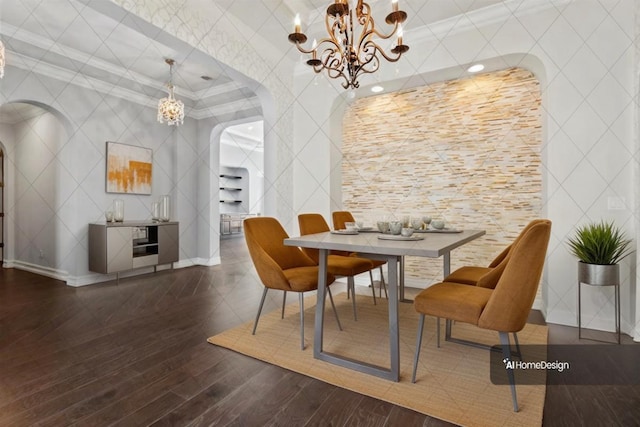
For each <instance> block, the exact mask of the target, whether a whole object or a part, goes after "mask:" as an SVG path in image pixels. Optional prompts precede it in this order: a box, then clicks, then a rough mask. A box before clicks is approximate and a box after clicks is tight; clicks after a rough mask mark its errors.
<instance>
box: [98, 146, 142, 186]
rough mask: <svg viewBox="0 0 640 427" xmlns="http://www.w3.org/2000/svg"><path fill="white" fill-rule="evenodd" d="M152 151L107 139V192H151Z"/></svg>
mask: <svg viewBox="0 0 640 427" xmlns="http://www.w3.org/2000/svg"><path fill="white" fill-rule="evenodd" d="M152 168H153V151H152V150H151V149H150V148H144V147H138V146H135V145H128V144H120V143H118V142H111V141H107V178H106V187H107V193H128V194H151V176H152Z"/></svg>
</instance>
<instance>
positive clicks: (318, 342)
mask: <svg viewBox="0 0 640 427" xmlns="http://www.w3.org/2000/svg"><path fill="white" fill-rule="evenodd" d="M319 252H320V254H319V259H318V295H317V302H316V321H315V328H314V329H315V330H314V335H313V357H315V358H316V359H319V358H320V355H321V353H322V334H323V333H324V302H325V295H326V292H327V254H328V253H329V251H328V250H326V249H320V251H319Z"/></svg>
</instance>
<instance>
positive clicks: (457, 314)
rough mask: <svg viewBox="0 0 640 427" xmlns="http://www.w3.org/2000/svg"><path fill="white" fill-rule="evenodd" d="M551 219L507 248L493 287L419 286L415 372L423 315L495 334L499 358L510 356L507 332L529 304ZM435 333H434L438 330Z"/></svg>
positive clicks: (517, 326)
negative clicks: (452, 321) (488, 330)
mask: <svg viewBox="0 0 640 427" xmlns="http://www.w3.org/2000/svg"><path fill="white" fill-rule="evenodd" d="M550 235H551V221H548V220H540V221H537V222H536V223H535V224H533V225H531V226H530V227H529V228H528V230H527V231H526V232H524V233H523V235H522V236H521V237H520V239H519V240H518V242H517V243H514V245H513V247H512V248H511V250H510V251H509V258H510V259H509V262H508V263H507V265H506V267H505V269H504V272H503V273H502V275H501V276H500V279H499V280H498V283H497V284H496V287H495V289H488V288H483V287H480V286H468V285H463V284H460V283H452V282H442V283H438V284H435V285H433V286H430V287H429V288H427V289H425V290H423V291H422V292H420V293H419V294H418V296H417V297H416V298H415V299H414V307H415V309H416V311H417V312H418V313H420V321H419V323H418V336H417V339H416V350H415V356H414V362H413V376H412V379H411V381H412V382H415V381H416V370H417V368H418V358H419V356H420V346H421V344H422V331H423V329H424V318H425V315H430V316H435V317H436V318H437V319H438V327H437V329H438V330H439V325H440V320H439V319H440V318H441V317H443V318H445V319H451V320H456V321H460V322H465V323H471V324H473V325H477V326H478V327H480V328H483V329H490V330H494V331H497V332H498V335H499V337H500V344H501V346H502V352H503V356H504V357H505V358H511V350H510V343H509V333H515V332H518V331H520V330H522V328H524V326H525V324H526V322H527V317H528V316H529V312H530V311H531V307H532V305H533V301H534V299H535V297H536V292H537V289H538V283H539V282H540V277H541V275H542V270H543V267H544V261H545V256H546V253H547V246H548V244H549V237H550ZM438 333H439V331H438ZM507 374H508V376H509V382H510V385H511V396H512V400H513V409H514V411H516V412H517V411H518V401H517V398H516V388H515V380H514V375H513V371H511V370H508V371H507Z"/></svg>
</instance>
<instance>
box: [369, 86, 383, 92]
mask: <svg viewBox="0 0 640 427" xmlns="http://www.w3.org/2000/svg"><path fill="white" fill-rule="evenodd" d="M383 90H384V88H383V87H382V86H380V85H375V86H373V87H372V88H371V92H373V93H378V92H382V91H383Z"/></svg>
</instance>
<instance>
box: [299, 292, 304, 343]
mask: <svg viewBox="0 0 640 427" xmlns="http://www.w3.org/2000/svg"><path fill="white" fill-rule="evenodd" d="M298 300H299V301H300V350H304V292H299V293H298Z"/></svg>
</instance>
